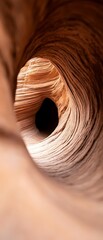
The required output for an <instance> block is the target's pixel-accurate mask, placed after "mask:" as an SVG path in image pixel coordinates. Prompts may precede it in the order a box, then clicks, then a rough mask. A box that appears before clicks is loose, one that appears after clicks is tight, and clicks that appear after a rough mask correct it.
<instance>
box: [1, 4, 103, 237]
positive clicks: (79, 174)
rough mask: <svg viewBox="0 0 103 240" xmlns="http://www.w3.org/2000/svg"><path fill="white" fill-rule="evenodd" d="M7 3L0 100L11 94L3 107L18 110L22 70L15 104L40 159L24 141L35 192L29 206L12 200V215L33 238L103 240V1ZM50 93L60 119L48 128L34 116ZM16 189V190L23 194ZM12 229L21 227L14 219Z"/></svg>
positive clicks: (31, 192)
mask: <svg viewBox="0 0 103 240" xmlns="http://www.w3.org/2000/svg"><path fill="white" fill-rule="evenodd" d="M1 7H2V21H1V33H2V39H1V40H0V48H1V70H2V69H3V70H2V71H1V74H2V79H5V78H7V80H8V81H7V82H9V84H8V85H7V86H8V90H5V91H4V92H6V94H4V95H3V96H2V98H0V102H1V103H2V102H5V101H6V102H9V101H10V106H9V107H8V105H6V104H5V106H4V109H7V111H8V115H7V116H10V114H11V115H13V113H12V110H11V109H12V102H11V100H10V99H11V98H10V97H9V95H10V90H11V92H12V94H14V92H15V91H14V90H15V88H16V77H17V74H18V73H19V75H18V81H17V91H16V102H15V112H16V115H17V120H18V125H19V128H20V130H21V135H22V138H23V139H24V141H25V143H26V146H27V149H28V151H29V153H30V155H31V156H32V159H33V162H34V164H33V163H31V162H32V161H31V160H30V156H29V155H28V153H27V152H26V148H25V146H24V145H23V146H22V144H23V143H22V144H21V145H20V146H21V147H20V149H22V150H20V151H19V154H20V155H19V154H15V156H17V155H18V156H19V159H23V165H22V166H21V168H20V169H25V168H26V167H25V161H26V162H28V165H29V166H28V169H29V170H28V172H29V174H28V175H29V178H30V181H29V182H28V181H27V180H25V182H26V183H27V185H26V190H25V191H26V196H28V195H29V196H31V198H30V197H27V198H26V199H25V200H22V201H23V211H24V212H22V210H21V208H20V207H18V204H17V203H18V201H16V203H15V204H16V205H14V206H16V207H18V209H19V210H18V212H19V213H18V216H19V217H18V216H17V215H16V218H14V219H19V220H18V222H20V219H23V220H22V222H21V223H18V226H19V224H20V227H18V229H19V230H18V232H22V233H23V234H24V235H23V236H25V233H24V230H23V229H24V228H25V229H26V237H27V239H34V238H35V239H73V240H76V239H77V238H78V239H79V238H80V239H86V240H87V239H90V240H91V239H93V240H94V239H96V240H99V239H101V240H102V239H103V202H102V201H103V180H102V178H103V24H102V23H103V2H102V1H99V0H98V1H96V0H88V1H87V0H84V1H81V0H72V1H70V0H67V1H66V0H60V1H57V0H52V1H49V0H43V1H41V0H38V1H35V0H30V1H29V4H28V2H27V1H24V0H22V1H19V0H18V1H17V0H16V1H13V0H7V1H3V2H2V4H1ZM11 23H12V24H11ZM30 59H31V60H30ZM28 60H29V61H28ZM27 61H28V62H27ZM25 64H26V65H25ZM20 69H21V71H20ZM19 71H20V72H19ZM2 86H4V85H3V83H2ZM9 86H10V90H9ZM4 88H5V89H6V87H5V86H4ZM2 89H3V87H2V88H1V94H2V92H3V90H2ZM6 98H7V99H6ZM45 98H50V99H52V100H53V101H54V102H55V104H56V106H57V108H58V116H59V123H58V126H57V127H56V128H55V130H54V131H53V132H52V133H51V134H50V135H45V134H41V132H39V131H38V130H37V128H36V126H35V123H34V119H35V114H36V112H37V111H38V109H39V108H40V106H41V104H42V102H43V100H44V99H45ZM2 99H4V100H2ZM5 99H6V100H5ZM0 106H1V109H3V107H2V104H1V105H0ZM5 111H6V110H5ZM3 113H5V112H4V111H1V115H2V114H3ZM5 116H6V115H5V114H4V119H5V118H7V117H5ZM8 119H9V117H8ZM11 119H12V118H10V123H11V122H13V120H11ZM4 122H6V121H4ZM10 123H9V121H8V125H7V126H9V125H10ZM11 125H12V126H13V130H12V131H14V133H15V132H16V125H15V124H14V125H13V124H11ZM3 126H5V124H4V125H3ZM8 128H9V127H8ZM10 129H12V127H11V128H10ZM10 131H11V130H10ZM19 138H20V135H19ZM2 149H3V148H2ZM2 149H1V151H2ZM11 149H12V148H11ZM17 149H18V146H17ZM13 152H14V150H13ZM24 153H25V154H24ZM1 156H2V154H1ZM15 156H14V159H15ZM2 159H3V158H2ZM25 159H26V160H25ZM35 163H36V164H37V165H35ZM32 164H33V165H32ZM26 166H27V165H26ZM37 166H38V167H37ZM20 171H21V172H22V170H20ZM23 171H24V170H23ZM32 171H33V172H32ZM23 173H24V172H23ZM17 176H18V175H17ZM23 176H24V175H23ZM32 176H33V178H32ZM48 176H51V177H52V178H48ZM22 178H23V177H22ZM15 179H16V178H15ZM17 179H18V178H17ZM24 179H25V177H24ZM31 179H32V181H31ZM15 181H16V180H15ZM17 182H18V181H17ZM16 184H17V183H16ZM32 185H33V187H32ZM16 186H17V185H16ZM20 186H21V185H20ZM23 186H24V185H23ZM37 186H38V187H37ZM22 188H23V187H22ZM18 189H19V187H18V188H17V195H15V196H20V191H19V190H18ZM20 189H21V188H20ZM35 189H36V190H35ZM37 189H38V190H37ZM23 190H24V188H23ZM25 191H24V192H25ZM38 191H40V192H39V194H38ZM14 192H15V191H14ZM14 192H13V193H14ZM21 192H22V193H23V191H21ZM28 193H29V194H28ZM15 194H16V193H15ZM35 196H38V197H37V198H36V197H35ZM16 199H17V200H18V197H16ZM23 199H24V198H23ZM19 201H20V200H19ZM41 202H42V203H43V206H42V204H41ZM24 203H25V204H24ZM10 206H11V205H10ZM8 208H9V207H8ZM26 209H28V215H27V216H28V217H27V216H25V214H24V213H26V211H27V210H26ZM35 212H36V215H35V214H34V213H35ZM13 214H14V212H13ZM30 214H31V215H30ZM13 216H14V217H15V214H14V215H13ZM24 216H25V217H24ZM35 216H36V217H35ZM38 216H39V217H38ZM50 216H51V218H50ZM28 219H29V221H30V222H31V226H29V227H28V226H27V222H28ZM43 219H45V221H43ZM34 222H35V226H36V227H35V230H34V229H33V226H34V225H33V223H34ZM21 226H22V227H21ZM68 226H70V229H68ZM10 229H11V234H12V232H13V231H14V233H15V227H14V228H13V230H12V228H10ZM39 229H40V230H41V231H40V230H39ZM57 229H59V231H57ZM4 236H5V235H4ZM4 239H5V238H4ZM25 239H26V238H25Z"/></svg>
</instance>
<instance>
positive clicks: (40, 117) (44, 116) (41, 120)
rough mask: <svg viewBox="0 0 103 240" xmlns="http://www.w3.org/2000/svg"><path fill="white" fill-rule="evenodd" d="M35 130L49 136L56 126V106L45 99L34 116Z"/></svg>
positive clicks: (48, 99)
mask: <svg viewBox="0 0 103 240" xmlns="http://www.w3.org/2000/svg"><path fill="white" fill-rule="evenodd" d="M35 125H36V127H37V129H38V130H39V131H40V132H41V133H44V134H47V135H49V134H51V133H52V132H53V131H54V130H55V128H56V127H57V125H58V109H57V107H56V104H55V103H54V102H53V101H52V100H51V99H50V98H45V99H44V101H43V103H42V105H41V107H40V109H39V111H38V112H37V113H36V116H35Z"/></svg>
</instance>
